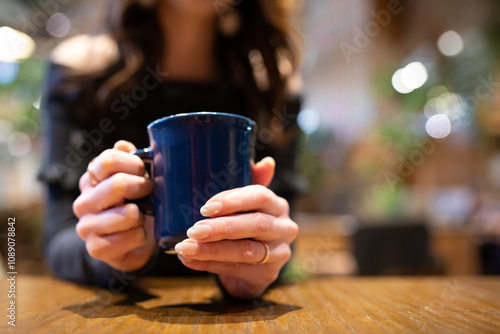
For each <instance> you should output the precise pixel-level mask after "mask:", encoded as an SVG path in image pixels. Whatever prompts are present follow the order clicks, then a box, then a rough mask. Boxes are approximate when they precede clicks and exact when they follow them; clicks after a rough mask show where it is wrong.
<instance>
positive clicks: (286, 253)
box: [282, 247, 292, 262]
mask: <svg viewBox="0 0 500 334" xmlns="http://www.w3.org/2000/svg"><path fill="white" fill-rule="evenodd" d="M291 258H292V249H291V248H290V247H285V249H284V250H283V253H282V259H283V262H288V260H290V259H291Z"/></svg>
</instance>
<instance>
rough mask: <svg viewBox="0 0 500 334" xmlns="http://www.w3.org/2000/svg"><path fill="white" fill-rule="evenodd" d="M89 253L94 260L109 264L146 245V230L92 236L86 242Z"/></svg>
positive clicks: (138, 228) (140, 228)
mask: <svg viewBox="0 0 500 334" xmlns="http://www.w3.org/2000/svg"><path fill="white" fill-rule="evenodd" d="M85 244H86V246H87V252H88V253H89V255H90V256H92V257H93V258H96V259H99V260H102V261H105V262H107V261H108V262H109V261H113V260H116V259H120V258H121V257H123V256H124V255H125V254H127V253H128V252H130V251H132V250H134V249H136V248H138V247H142V246H144V245H145V244H146V233H145V231H144V228H142V227H135V228H133V229H130V230H127V231H123V232H119V233H114V234H110V235H106V236H92V237H91V238H89V239H88V240H86V242H85Z"/></svg>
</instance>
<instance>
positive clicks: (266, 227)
mask: <svg viewBox="0 0 500 334" xmlns="http://www.w3.org/2000/svg"><path fill="white" fill-rule="evenodd" d="M274 167H275V162H274V160H273V159H272V158H265V159H263V160H261V161H260V162H258V163H257V164H256V165H255V166H254V170H253V177H254V182H255V184H254V185H251V186H246V187H242V188H237V189H232V190H227V191H224V192H221V193H219V194H217V195H215V196H214V197H212V198H211V199H210V200H208V201H207V203H206V204H205V206H204V207H203V208H202V209H201V213H202V214H203V215H204V216H206V217H210V218H208V219H205V220H202V221H199V222H197V223H196V224H195V225H194V226H193V227H191V228H190V229H189V230H188V232H187V235H188V237H189V239H186V240H184V241H182V242H180V243H178V244H177V245H176V246H175V250H176V251H177V252H178V253H179V255H178V256H179V259H180V260H181V261H182V263H183V264H184V265H185V266H186V267H189V268H191V269H194V270H202V271H208V272H211V273H214V274H217V275H218V276H219V280H220V282H221V284H222V285H223V286H224V288H225V289H226V290H227V291H228V292H229V293H230V294H231V295H232V296H234V297H237V298H244V299H251V298H257V297H259V296H260V295H262V293H264V291H265V290H266V288H267V287H268V286H269V285H270V284H271V283H273V282H274V281H275V280H276V279H277V278H278V275H279V272H280V270H281V268H282V267H283V266H284V265H285V263H286V262H287V261H288V260H289V259H290V256H291V249H290V244H291V243H292V242H293V240H295V238H296V237H297V233H298V227H297V224H295V223H294V222H293V221H292V220H291V219H290V216H289V205H288V202H287V201H286V200H285V199H283V198H281V197H278V196H277V195H276V194H274V193H273V192H272V191H271V190H269V189H268V188H267V186H268V185H269V183H270V182H271V180H272V178H273V176H274ZM263 243H265V244H267V246H268V248H269V252H268V254H267V249H266V247H265V245H264V244H263ZM267 255H268V259H267V261H263V260H265V258H266V257H267ZM259 262H265V263H262V264H259Z"/></svg>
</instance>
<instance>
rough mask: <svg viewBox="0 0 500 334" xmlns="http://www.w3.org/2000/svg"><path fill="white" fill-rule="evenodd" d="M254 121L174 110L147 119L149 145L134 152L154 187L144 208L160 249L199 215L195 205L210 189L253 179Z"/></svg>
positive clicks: (240, 184)
mask: <svg viewBox="0 0 500 334" xmlns="http://www.w3.org/2000/svg"><path fill="white" fill-rule="evenodd" d="M255 131H256V125H255V122H254V121H252V120H251V119H249V118H246V117H243V116H239V115H233V114H227V113H220V112H194V113H185V114H177V115H173V116H168V117H165V118H161V119H159V120H156V121H154V122H152V123H151V124H149V125H148V135H149V142H150V147H148V148H145V149H141V150H137V151H135V152H133V154H135V155H137V156H139V157H140V158H141V159H143V160H144V161H145V162H149V163H150V164H151V171H150V174H151V178H152V180H153V184H154V188H153V194H152V195H151V196H150V198H149V200H150V202H151V203H152V210H151V208H150V209H148V208H147V206H145V205H144V201H142V204H139V207H140V208H141V209H142V210H143V211H145V212H146V213H149V214H153V215H154V217H155V239H156V242H157V243H158V245H159V246H160V248H161V249H162V250H163V251H165V252H173V249H174V246H175V245H176V244H177V243H178V242H180V241H182V240H184V239H185V238H186V237H187V236H186V231H187V230H188V228H190V227H191V226H193V225H194V223H196V222H197V221H199V220H202V219H204V218H205V217H203V216H202V215H201V214H200V208H201V207H202V206H203V205H204V204H205V202H206V201H207V200H208V199H210V198H211V197H212V196H214V195H215V194H217V193H219V192H221V191H224V190H228V189H233V188H237V187H243V186H247V185H250V184H252V183H253V180H252V164H253V159H254V146H255Z"/></svg>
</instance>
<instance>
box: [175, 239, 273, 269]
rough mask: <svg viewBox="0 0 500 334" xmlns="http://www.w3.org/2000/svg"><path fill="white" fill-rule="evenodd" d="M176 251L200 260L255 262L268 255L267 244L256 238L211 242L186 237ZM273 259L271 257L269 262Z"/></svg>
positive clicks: (176, 247) (176, 246)
mask: <svg viewBox="0 0 500 334" xmlns="http://www.w3.org/2000/svg"><path fill="white" fill-rule="evenodd" d="M175 251H176V252H177V253H178V254H181V255H184V256H185V257H188V258H190V259H194V260H198V261H219V262H238V263H250V264H255V263H258V262H260V261H262V260H263V259H264V258H265V256H266V253H267V251H266V248H265V246H264V245H263V244H262V243H261V242H258V241H255V240H249V239H245V240H222V241H217V242H209V243H198V242H196V241H195V240H191V239H186V240H184V241H182V242H179V243H178V244H177V245H175ZM272 260H273V259H271V257H269V260H268V262H271V261H272Z"/></svg>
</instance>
